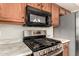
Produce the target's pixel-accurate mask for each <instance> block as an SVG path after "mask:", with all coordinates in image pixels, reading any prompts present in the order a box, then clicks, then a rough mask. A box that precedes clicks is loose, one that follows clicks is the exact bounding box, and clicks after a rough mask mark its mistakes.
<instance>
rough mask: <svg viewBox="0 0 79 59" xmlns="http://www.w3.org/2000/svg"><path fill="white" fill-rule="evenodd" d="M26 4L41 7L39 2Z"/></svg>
mask: <svg viewBox="0 0 79 59" xmlns="http://www.w3.org/2000/svg"><path fill="white" fill-rule="evenodd" d="M27 5H29V6H31V7H34V8H37V9H41V3H28V4H27Z"/></svg>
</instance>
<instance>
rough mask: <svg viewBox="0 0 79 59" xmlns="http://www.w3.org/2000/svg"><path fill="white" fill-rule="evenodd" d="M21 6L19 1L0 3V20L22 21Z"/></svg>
mask: <svg viewBox="0 0 79 59" xmlns="http://www.w3.org/2000/svg"><path fill="white" fill-rule="evenodd" d="M23 6H24V5H23V4H21V3H0V20H2V21H14V22H24V19H23V18H24V14H23V13H24V12H23Z"/></svg>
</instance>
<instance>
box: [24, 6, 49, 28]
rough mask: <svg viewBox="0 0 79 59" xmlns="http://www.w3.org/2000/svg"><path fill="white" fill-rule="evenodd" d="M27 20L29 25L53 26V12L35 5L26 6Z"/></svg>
mask: <svg viewBox="0 0 79 59" xmlns="http://www.w3.org/2000/svg"><path fill="white" fill-rule="evenodd" d="M25 22H26V24H25V25H27V26H34V27H49V26H51V13H49V12H46V11H42V10H39V9H36V8H33V7H26V18H25Z"/></svg>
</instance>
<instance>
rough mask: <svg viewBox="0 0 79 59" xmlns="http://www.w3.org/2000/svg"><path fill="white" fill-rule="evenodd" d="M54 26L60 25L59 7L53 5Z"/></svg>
mask: <svg viewBox="0 0 79 59" xmlns="http://www.w3.org/2000/svg"><path fill="white" fill-rule="evenodd" d="M52 25H53V27H57V26H58V25H59V7H58V6H57V5H55V4H52Z"/></svg>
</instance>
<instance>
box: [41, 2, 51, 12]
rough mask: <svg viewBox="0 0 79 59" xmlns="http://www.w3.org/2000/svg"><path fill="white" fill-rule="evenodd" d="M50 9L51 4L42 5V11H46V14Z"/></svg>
mask: <svg viewBox="0 0 79 59" xmlns="http://www.w3.org/2000/svg"><path fill="white" fill-rule="evenodd" d="M51 7H52V4H51V3H42V6H41V8H42V10H43V11H47V12H51V9H52V8H51Z"/></svg>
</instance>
